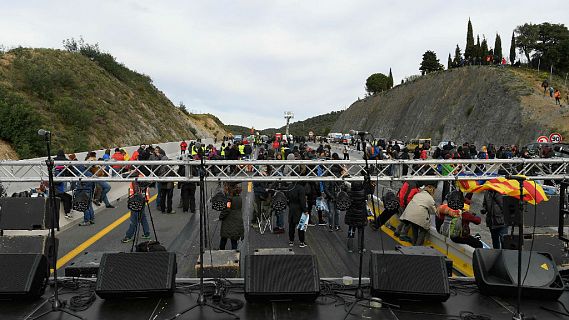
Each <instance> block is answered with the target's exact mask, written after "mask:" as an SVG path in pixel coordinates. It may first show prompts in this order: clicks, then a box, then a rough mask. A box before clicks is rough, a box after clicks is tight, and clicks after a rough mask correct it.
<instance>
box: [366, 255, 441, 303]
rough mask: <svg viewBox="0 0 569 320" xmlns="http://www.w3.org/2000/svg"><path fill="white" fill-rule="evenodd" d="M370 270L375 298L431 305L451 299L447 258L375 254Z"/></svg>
mask: <svg viewBox="0 0 569 320" xmlns="http://www.w3.org/2000/svg"><path fill="white" fill-rule="evenodd" d="M369 270H370V280H371V294H372V295H373V296H374V297H380V298H385V299H393V298H395V299H403V300H428V301H446V300H447V299H448V298H449V297H450V289H449V282H448V276H447V270H446V262H445V258H444V257H441V256H429V255H412V254H401V253H399V252H397V251H385V254H384V253H382V252H381V251H372V252H371V259H370V269H369Z"/></svg>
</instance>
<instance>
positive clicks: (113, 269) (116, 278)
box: [96, 252, 176, 297]
mask: <svg viewBox="0 0 569 320" xmlns="http://www.w3.org/2000/svg"><path fill="white" fill-rule="evenodd" d="M175 264H176V255H175V254H174V253H172V252H131V253H111V254H104V255H103V257H102V258H101V263H100V266H99V274H98V277H97V287H96V290H97V293H98V294H99V295H100V296H101V297H105V296H104V295H105V293H118V294H119V295H116V296H117V297H120V296H122V295H124V296H146V294H147V293H152V292H168V293H171V292H173V290H174V284H173V283H174V280H175V274H176V266H175ZM101 293H103V295H101ZM109 297H110V296H109Z"/></svg>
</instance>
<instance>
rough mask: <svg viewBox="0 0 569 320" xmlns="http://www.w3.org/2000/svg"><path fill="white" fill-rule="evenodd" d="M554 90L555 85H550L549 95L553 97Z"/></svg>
mask: <svg viewBox="0 0 569 320" xmlns="http://www.w3.org/2000/svg"><path fill="white" fill-rule="evenodd" d="M554 91H555V90H553V87H552V86H551V87H549V96H550V97H552V98H553V92H554Z"/></svg>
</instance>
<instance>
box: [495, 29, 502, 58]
mask: <svg viewBox="0 0 569 320" xmlns="http://www.w3.org/2000/svg"><path fill="white" fill-rule="evenodd" d="M501 62H502V39H501V38H500V35H499V34H497V33H496V40H495V41H494V63H496V64H500V63H501Z"/></svg>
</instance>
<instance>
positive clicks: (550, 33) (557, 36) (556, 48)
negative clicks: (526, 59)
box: [532, 22, 569, 70]
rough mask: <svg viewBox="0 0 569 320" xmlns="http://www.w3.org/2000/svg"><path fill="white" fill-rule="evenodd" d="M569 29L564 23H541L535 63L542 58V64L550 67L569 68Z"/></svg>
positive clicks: (534, 58)
mask: <svg viewBox="0 0 569 320" xmlns="http://www.w3.org/2000/svg"><path fill="white" fill-rule="evenodd" d="M568 47H569V30H568V29H567V27H565V26H564V25H563V24H550V23H547V22H544V23H542V24H540V25H539V33H538V40H537V42H536V44H535V51H536V52H535V54H534V57H533V61H532V62H533V65H534V66H535V65H536V64H537V61H536V60H537V59H541V65H542V66H543V67H544V68H547V69H549V68H550V67H553V68H554V69H557V70H569V51H568V50H567V48H568Z"/></svg>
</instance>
